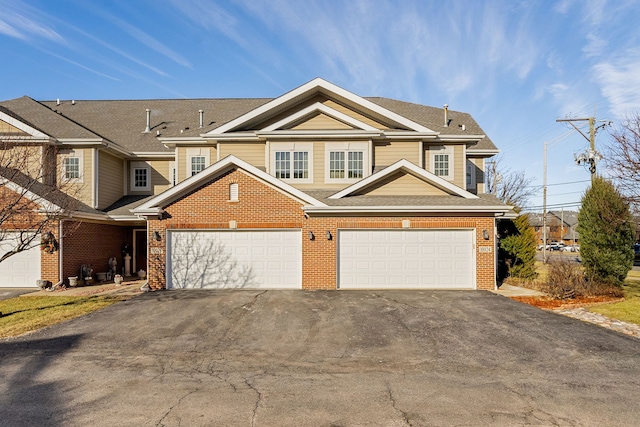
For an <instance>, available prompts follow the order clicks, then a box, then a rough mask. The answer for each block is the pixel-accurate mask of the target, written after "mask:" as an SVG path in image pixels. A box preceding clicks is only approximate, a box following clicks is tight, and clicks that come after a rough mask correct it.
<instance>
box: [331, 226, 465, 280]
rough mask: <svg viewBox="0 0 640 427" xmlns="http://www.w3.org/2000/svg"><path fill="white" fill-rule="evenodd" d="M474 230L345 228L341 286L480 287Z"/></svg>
mask: <svg viewBox="0 0 640 427" xmlns="http://www.w3.org/2000/svg"><path fill="white" fill-rule="evenodd" d="M474 236H475V234H474V231H473V230H340V231H339V233H338V243H339V245H338V246H339V251H338V276H339V277H338V286H339V287H340V288H345V289H348V288H362V289H365V288H445V289H446V288H449V289H452V288H465V289H472V288H475V249H474V243H475V237H474Z"/></svg>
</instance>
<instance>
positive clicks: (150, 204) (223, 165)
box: [131, 155, 326, 216]
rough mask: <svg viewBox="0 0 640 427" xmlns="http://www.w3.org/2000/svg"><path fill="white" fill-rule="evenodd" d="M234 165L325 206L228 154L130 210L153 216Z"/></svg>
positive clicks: (282, 190)
mask: <svg viewBox="0 0 640 427" xmlns="http://www.w3.org/2000/svg"><path fill="white" fill-rule="evenodd" d="M234 167H237V168H239V169H242V170H243V171H244V172H246V173H247V174H249V175H250V176H253V177H254V178H257V179H258V180H260V181H263V182H264V183H265V184H267V185H269V186H271V187H273V188H275V189H276V190H279V191H280V192H282V193H284V194H287V195H289V196H290V197H293V198H295V199H298V200H300V201H302V202H304V203H306V204H308V205H312V206H326V205H325V204H324V203H322V202H320V201H319V200H316V199H315V198H313V197H311V196H309V195H308V194H306V193H303V192H302V191H300V190H298V189H297V188H294V187H292V186H291V185H289V184H287V183H286V182H283V181H281V180H279V179H277V178H275V177H273V176H271V175H269V174H268V173H266V172H263V171H261V170H260V169H258V168H256V167H255V166H252V165H250V164H249V163H247V162H245V161H244V160H240V159H239V158H237V157H235V156H233V155H229V156H227V157H225V158H224V159H222V160H220V161H218V162H216V163H214V164H213V165H211V166H209V167H208V168H206V169H204V170H203V171H202V172H200V173H198V174H196V175H193V176H192V177H189V178H187V179H185V180H184V181H182V182H181V183H180V184H178V185H176V186H175V187H172V188H170V189H168V190H167V191H165V192H163V193H162V194H159V195H158V196H156V197H153V198H152V199H150V200H148V201H147V202H145V203H143V204H142V205H140V206H139V207H137V208H135V209H132V210H131V212H132V213H133V214H135V215H138V216H153V215H158V214H161V213H162V212H163V210H162V208H163V207H165V206H167V205H169V204H170V203H172V202H173V201H175V200H177V199H179V198H180V197H182V196H183V195H184V194H187V193H189V192H190V191H193V190H194V189H195V188H198V187H200V186H201V185H203V184H204V183H206V182H209V181H211V180H212V179H214V178H216V177H218V176H220V175H222V174H223V173H225V172H226V171H228V170H229V169H231V168H234Z"/></svg>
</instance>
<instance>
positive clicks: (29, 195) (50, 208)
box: [0, 178, 62, 212]
mask: <svg viewBox="0 0 640 427" xmlns="http://www.w3.org/2000/svg"><path fill="white" fill-rule="evenodd" d="M0 184H2V185H3V186H5V187H6V188H8V189H9V190H11V191H13V192H14V193H17V194H22V195H23V197H25V198H26V199H27V200H29V201H31V202H34V203H37V204H38V205H40V207H41V208H42V209H41V210H44V211H46V212H62V208H61V207H60V206H58V205H56V204H55V203H52V202H50V201H48V200H47V199H45V198H43V197H41V196H38V195H37V194H35V193H33V192H31V191H29V190H27V189H26V188H24V187H23V186H21V185H19V184H16V183H15V182H13V181H10V180H8V179H6V178H2V179H0Z"/></svg>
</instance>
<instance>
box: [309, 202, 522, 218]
mask: <svg viewBox="0 0 640 427" xmlns="http://www.w3.org/2000/svg"><path fill="white" fill-rule="evenodd" d="M302 209H303V210H304V212H305V213H308V214H341V213H344V214H347V213H367V214H369V213H380V214H392V213H492V214H495V215H496V216H507V215H508V214H509V213H510V212H512V209H513V208H512V207H510V206H506V207H505V206H310V205H307V206H304V207H303V208H302Z"/></svg>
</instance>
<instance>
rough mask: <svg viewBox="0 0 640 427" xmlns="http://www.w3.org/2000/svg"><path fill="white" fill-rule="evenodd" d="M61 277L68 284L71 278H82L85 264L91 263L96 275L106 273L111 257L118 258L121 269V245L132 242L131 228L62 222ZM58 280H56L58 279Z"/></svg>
mask: <svg viewBox="0 0 640 427" xmlns="http://www.w3.org/2000/svg"><path fill="white" fill-rule="evenodd" d="M63 233H64V236H63V238H62V256H63V258H64V264H63V266H62V274H63V276H62V277H63V278H64V280H65V282H66V283H68V277H72V276H79V275H80V267H81V266H82V264H91V265H92V266H93V271H94V273H98V272H104V271H107V264H108V262H109V258H110V257H112V256H115V257H117V258H118V270H120V269H121V268H122V267H123V266H124V264H123V261H122V254H121V249H122V244H123V243H125V242H127V243H131V240H132V231H131V228H130V227H123V226H119V225H109V224H99V223H92V222H77V221H64V222H63ZM56 281H57V280H56Z"/></svg>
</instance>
